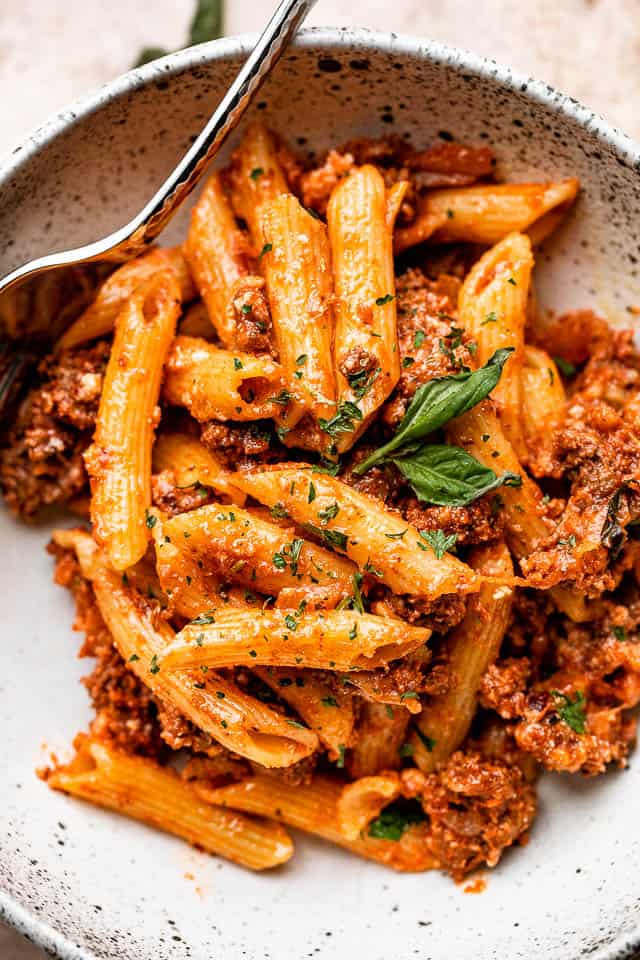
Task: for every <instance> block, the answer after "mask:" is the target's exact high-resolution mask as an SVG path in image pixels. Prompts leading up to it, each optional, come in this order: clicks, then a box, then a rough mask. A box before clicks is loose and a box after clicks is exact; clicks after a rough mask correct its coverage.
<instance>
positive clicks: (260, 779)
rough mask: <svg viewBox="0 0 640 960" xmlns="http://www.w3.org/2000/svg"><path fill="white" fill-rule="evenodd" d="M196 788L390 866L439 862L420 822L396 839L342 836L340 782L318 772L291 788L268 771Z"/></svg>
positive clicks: (218, 801)
mask: <svg viewBox="0 0 640 960" xmlns="http://www.w3.org/2000/svg"><path fill="white" fill-rule="evenodd" d="M198 789H199V792H200V794H201V796H203V797H204V798H205V799H207V800H209V801H210V802H211V803H216V804H221V805H222V806H227V807H231V808H232V809H234V810H243V811H245V812H247V813H255V814H258V815H261V816H266V817H272V818H273V819H275V820H279V821H281V822H283V823H287V824H290V825H291V826H292V827H297V828H298V829H299V830H305V831H307V833H313V834H316V835H317V836H319V837H322V838H323V839H325V840H328V841H329V842H330V843H335V844H338V846H340V847H345V848H346V849H347V850H351V851H352V852H353V853H357V854H359V856H361V857H365V858H367V859H368V860H376V861H377V862H378V863H384V864H385V865H386V866H389V867H392V868H393V869H394V870H399V871H408V872H414V871H422V870H432V869H434V868H436V867H437V866H438V861H437V860H436V858H435V857H434V856H433V854H431V853H430V852H429V849H428V846H427V838H428V829H429V828H428V826H426V824H424V823H418V824H413V825H411V826H409V827H408V828H407V829H406V830H405V831H404V833H403V834H402V836H401V838H400V839H399V840H397V841H392V840H378V839H375V838H374V837H371V836H369V835H368V834H365V835H362V836H359V837H356V838H355V839H349V838H348V837H347V836H345V834H344V833H343V831H342V829H341V825H340V820H339V815H338V804H339V802H340V797H341V796H342V790H343V784H342V783H341V781H340V780H337V779H332V778H331V777H327V776H316V777H314V778H313V780H312V782H311V783H308V784H304V783H303V784H298V786H297V787H296V788H295V790H291V789H290V788H289V786H288V785H287V784H286V783H283V782H282V781H281V780H278V779H276V778H275V777H267V776H257V777H251V778H250V779H248V780H243V781H241V782H240V783H234V784H231V785H230V786H228V787H219V788H218V789H210V788H207V787H200V788H198Z"/></svg>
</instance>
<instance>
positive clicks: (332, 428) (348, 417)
mask: <svg viewBox="0 0 640 960" xmlns="http://www.w3.org/2000/svg"><path fill="white" fill-rule="evenodd" d="M356 420H362V410H361V409H360V407H358V406H357V405H356V404H355V403H351V401H350V400H343V401H342V402H341V403H339V404H338V410H337V412H336V413H335V415H334V416H333V417H331V419H330V420H326V419H325V418H324V417H320V418H319V419H318V424H319V425H320V429H321V430H324V432H325V433H328V434H329V436H330V437H337V436H339V435H340V434H341V433H353V431H354V430H355V426H356Z"/></svg>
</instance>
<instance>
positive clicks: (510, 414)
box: [458, 233, 533, 459]
mask: <svg viewBox="0 0 640 960" xmlns="http://www.w3.org/2000/svg"><path fill="white" fill-rule="evenodd" d="M532 269H533V256H532V253H531V243H530V241H529V238H528V237H526V236H525V235H524V234H518V233H512V234H509V235H508V236H507V237H505V238H504V240H501V241H500V242H499V243H497V244H496V245H495V246H494V247H492V249H491V250H488V251H487V253H485V254H484V256H482V257H481V258H480V259H479V260H478V261H477V263H475V264H474V266H473V267H472V269H471V270H470V272H469V273H468V275H467V277H466V279H465V281H464V283H463V285H462V288H461V290H460V296H459V300H458V309H459V314H460V322H461V325H462V326H463V327H464V328H465V330H467V332H468V333H469V334H470V335H471V336H472V337H473V339H474V340H475V342H476V344H477V356H476V359H477V362H478V366H484V365H485V364H486V363H487V361H488V360H489V358H490V357H491V356H493V354H494V353H495V352H496V350H499V349H501V348H504V347H511V348H512V349H513V353H512V354H511V356H510V357H509V358H508V360H507V362H506V363H505V366H504V369H503V371H502V375H501V377H500V381H499V382H498V384H497V386H496V387H495V388H494V389H493V391H492V393H491V399H492V400H493V402H494V403H495V405H496V409H497V412H498V417H499V419H500V423H501V424H502V429H503V430H504V432H505V434H506V436H507V438H508V440H509V442H510V443H511V445H512V447H513V448H514V450H515V452H516V454H517V456H518V457H519V458H520V459H524V458H525V457H526V454H527V448H526V445H525V441H524V432H523V430H524V428H523V422H522V403H523V387H522V364H523V356H524V327H525V321H526V313H527V301H528V296H529V286H530V278H531V271H532Z"/></svg>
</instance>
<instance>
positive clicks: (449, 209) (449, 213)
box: [447, 207, 455, 220]
mask: <svg viewBox="0 0 640 960" xmlns="http://www.w3.org/2000/svg"><path fill="white" fill-rule="evenodd" d="M447 217H448V218H449V220H453V218H454V217H455V212H454V211H453V210H452V209H451V207H448V208H447Z"/></svg>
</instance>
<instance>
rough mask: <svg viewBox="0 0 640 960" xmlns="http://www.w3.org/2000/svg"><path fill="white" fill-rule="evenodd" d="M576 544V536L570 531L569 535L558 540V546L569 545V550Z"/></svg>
mask: <svg viewBox="0 0 640 960" xmlns="http://www.w3.org/2000/svg"><path fill="white" fill-rule="evenodd" d="M575 545H576V536H575V533H572V534H571V535H570V536H569V537H563V538H562V539H561V540H558V546H559V547H569V549H570V550H573V548H574V547H575Z"/></svg>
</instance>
